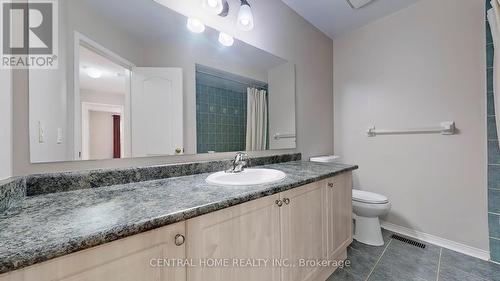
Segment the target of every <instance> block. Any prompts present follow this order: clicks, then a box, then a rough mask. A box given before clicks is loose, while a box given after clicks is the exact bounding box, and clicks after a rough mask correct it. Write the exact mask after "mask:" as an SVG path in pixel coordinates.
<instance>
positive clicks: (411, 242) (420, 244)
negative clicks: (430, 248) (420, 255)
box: [391, 234, 425, 249]
mask: <svg viewBox="0 0 500 281" xmlns="http://www.w3.org/2000/svg"><path fill="white" fill-rule="evenodd" d="M391 238H392V239H396V240H399V241H401V242H404V243H407V244H410V245H412V246H415V247H419V248H422V249H425V244H424V243H420V242H417V241H415V240H411V239H408V238H406V237H402V236H399V235H397V234H393V235H392V236H391Z"/></svg>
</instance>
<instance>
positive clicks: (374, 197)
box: [352, 189, 389, 204]
mask: <svg viewBox="0 0 500 281" xmlns="http://www.w3.org/2000/svg"><path fill="white" fill-rule="evenodd" d="M352 200H353V201H356V202H361V203H367V204H387V203H389V199H387V197H385V196H383V195H380V194H377V193H373V192H368V191H362V190H357V189H353V190H352Z"/></svg>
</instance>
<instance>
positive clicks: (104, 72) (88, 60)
mask: <svg viewBox="0 0 500 281" xmlns="http://www.w3.org/2000/svg"><path fill="white" fill-rule="evenodd" d="M89 68H93V69H97V70H99V71H100V72H101V77H99V78H91V77H90V76H89V75H88V74H87V71H86V70H87V69H89ZM126 71H127V70H126V69H125V68H124V67H122V66H120V65H118V64H116V63H114V62H112V61H111V60H109V59H107V58H105V57H103V56H101V55H99V54H97V53H95V52H93V51H91V50H89V49H87V48H85V47H83V46H81V47H80V88H81V89H83V90H90V91H95V92H100V93H102V94H108V93H109V94H121V95H125V93H126V90H127V84H126V79H125V78H126V74H127V72H126Z"/></svg>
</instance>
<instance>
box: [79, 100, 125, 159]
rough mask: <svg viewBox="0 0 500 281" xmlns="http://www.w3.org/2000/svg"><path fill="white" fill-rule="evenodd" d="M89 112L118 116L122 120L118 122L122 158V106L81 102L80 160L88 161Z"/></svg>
mask: <svg viewBox="0 0 500 281" xmlns="http://www.w3.org/2000/svg"><path fill="white" fill-rule="evenodd" d="M90 111H98V112H109V113H113V114H117V115H120V116H121V117H122V119H121V120H120V127H121V128H120V142H121V147H122V148H121V151H120V154H121V157H123V156H124V147H123V144H124V139H123V137H124V132H123V126H124V120H123V112H124V106H123V105H112V104H103V103H93V102H82V159H81V160H90Z"/></svg>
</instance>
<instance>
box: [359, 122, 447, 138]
mask: <svg viewBox="0 0 500 281" xmlns="http://www.w3.org/2000/svg"><path fill="white" fill-rule="evenodd" d="M366 134H367V135H368V136H369V137H376V136H377V135H398V134H400V135H401V134H402V135H405V134H406V135H409V134H441V135H454V134H456V126H455V122H453V121H446V122H441V124H440V126H439V127H427V128H413V129H401V130H376V129H375V126H372V127H371V128H369V129H368V131H367V132H366Z"/></svg>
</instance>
